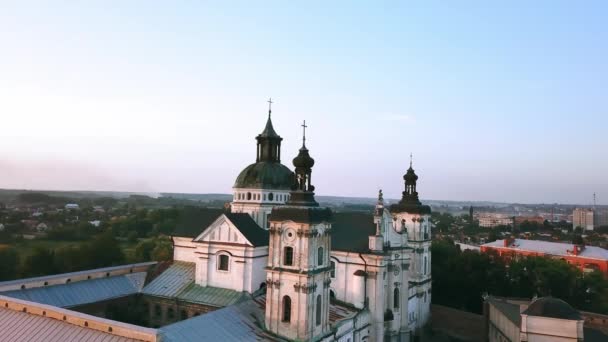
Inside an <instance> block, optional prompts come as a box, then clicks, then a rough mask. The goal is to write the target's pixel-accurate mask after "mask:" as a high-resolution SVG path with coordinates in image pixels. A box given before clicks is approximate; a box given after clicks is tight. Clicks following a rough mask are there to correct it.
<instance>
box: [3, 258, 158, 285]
mask: <svg viewBox="0 0 608 342" xmlns="http://www.w3.org/2000/svg"><path fill="white" fill-rule="evenodd" d="M156 264H157V262H156V261H148V262H141V263H137V264H128V265H120V266H111V267H103V268H95V269H91V270H84V271H77V272H69V273H60V274H53V275H47V276H42V277H33V278H22V279H15V280H9V281H2V282H0V286H2V287H6V286H10V285H21V284H24V283H32V282H43V281H46V280H48V281H52V280H54V279H58V278H77V277H79V276H86V275H89V274H93V273H107V272H110V273H111V272H114V271H121V270H129V269H134V268H139V267H147V266H153V265H156Z"/></svg>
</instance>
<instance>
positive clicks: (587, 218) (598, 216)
mask: <svg viewBox="0 0 608 342" xmlns="http://www.w3.org/2000/svg"><path fill="white" fill-rule="evenodd" d="M601 226H608V210H605V209H595V208H576V209H574V211H573V212H572V228H574V229H576V228H578V227H581V228H582V229H583V230H594V229H596V228H597V227H601Z"/></svg>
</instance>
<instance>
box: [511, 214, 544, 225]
mask: <svg viewBox="0 0 608 342" xmlns="http://www.w3.org/2000/svg"><path fill="white" fill-rule="evenodd" d="M525 222H530V223H536V224H544V223H545V218H544V217H542V216H515V217H513V224H514V225H515V226H516V227H519V226H520V225H521V224H522V223H525Z"/></svg>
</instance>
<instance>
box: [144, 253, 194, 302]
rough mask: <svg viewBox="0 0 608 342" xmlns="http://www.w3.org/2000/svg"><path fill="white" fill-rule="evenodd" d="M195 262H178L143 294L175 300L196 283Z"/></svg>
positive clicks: (154, 281) (147, 287)
mask: <svg viewBox="0 0 608 342" xmlns="http://www.w3.org/2000/svg"><path fill="white" fill-rule="evenodd" d="M194 269H195V265H194V263H193V262H183V261H176V262H174V263H173V265H171V266H170V267H169V268H168V269H167V270H165V271H164V272H163V273H161V274H160V275H159V276H158V277H156V279H154V280H153V281H152V282H151V283H150V284H148V285H146V287H144V289H143V290H142V293H143V294H147V295H151V296H158V297H167V298H174V297H176V296H177V295H178V294H179V293H180V292H182V291H183V290H184V289H185V288H186V287H188V285H190V284H192V283H193V282H194Z"/></svg>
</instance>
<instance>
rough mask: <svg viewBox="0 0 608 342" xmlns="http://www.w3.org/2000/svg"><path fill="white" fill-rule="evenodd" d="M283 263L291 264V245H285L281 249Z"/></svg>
mask: <svg viewBox="0 0 608 342" xmlns="http://www.w3.org/2000/svg"><path fill="white" fill-rule="evenodd" d="M283 265H285V266H291V265H293V247H285V249H284V250H283Z"/></svg>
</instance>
